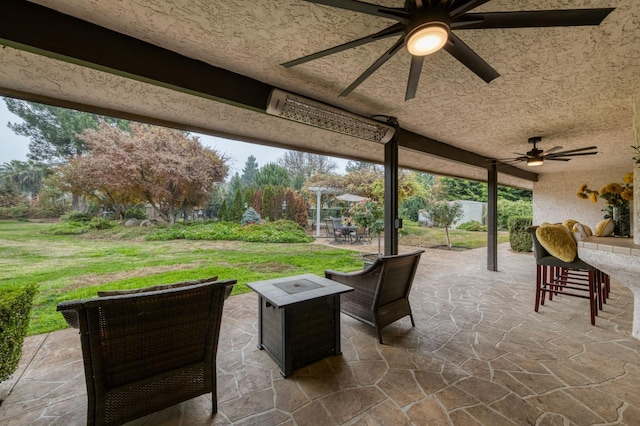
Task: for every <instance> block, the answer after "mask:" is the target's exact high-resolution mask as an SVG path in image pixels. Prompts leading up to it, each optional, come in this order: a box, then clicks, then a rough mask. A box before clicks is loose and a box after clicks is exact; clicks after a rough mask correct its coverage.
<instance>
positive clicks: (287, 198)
mask: <svg viewBox="0 0 640 426" xmlns="http://www.w3.org/2000/svg"><path fill="white" fill-rule="evenodd" d="M285 203H286V204H285ZM283 206H285V208H284V214H283V217H282V218H283V219H288V220H292V221H294V222H296V223H297V224H298V225H300V226H302V227H303V228H305V227H306V226H307V203H306V201H305V200H304V198H303V197H301V196H300V195H299V194H298V193H297V192H296V191H294V190H293V189H291V188H287V189H286V190H285V192H284V203H283Z"/></svg>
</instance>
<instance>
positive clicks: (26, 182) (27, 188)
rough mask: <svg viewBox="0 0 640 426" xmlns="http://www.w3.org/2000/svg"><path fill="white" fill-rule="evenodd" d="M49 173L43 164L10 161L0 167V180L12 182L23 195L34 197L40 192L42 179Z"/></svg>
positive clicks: (31, 161) (30, 161) (29, 161)
mask: <svg viewBox="0 0 640 426" xmlns="http://www.w3.org/2000/svg"><path fill="white" fill-rule="evenodd" d="M48 173H49V168H48V166H47V165H46V164H44V163H39V162H36V161H33V160H28V161H20V160H11V161H10V162H8V163H3V164H1V165H0V180H1V181H4V182H13V183H15V184H16V185H18V187H19V188H20V190H21V191H22V192H24V193H27V194H29V195H30V196H31V197H34V196H36V195H37V194H38V192H40V186H41V185H42V179H44V178H45V177H46V176H47V174H48Z"/></svg>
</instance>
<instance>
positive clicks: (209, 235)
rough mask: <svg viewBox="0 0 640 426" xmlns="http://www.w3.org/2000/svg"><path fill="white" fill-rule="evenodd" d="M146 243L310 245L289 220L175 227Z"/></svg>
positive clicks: (306, 236) (303, 232) (298, 227)
mask: <svg viewBox="0 0 640 426" xmlns="http://www.w3.org/2000/svg"><path fill="white" fill-rule="evenodd" d="M146 238H147V240H149V241H167V240H178V239H184V240H228V241H247V242H254V243H309V242H311V241H313V238H312V237H309V236H308V235H307V234H306V233H305V231H304V228H302V227H301V226H300V225H298V224H297V223H295V222H292V221H290V220H277V221H275V222H267V223H265V224H263V225H258V224H251V225H247V226H241V225H240V224H239V223H235V222H215V223H211V224H206V225H205V224H196V225H190V226H184V225H180V224H175V225H172V226H170V227H169V228H166V229H161V230H158V231H157V232H154V233H153V234H149V235H147V237H146Z"/></svg>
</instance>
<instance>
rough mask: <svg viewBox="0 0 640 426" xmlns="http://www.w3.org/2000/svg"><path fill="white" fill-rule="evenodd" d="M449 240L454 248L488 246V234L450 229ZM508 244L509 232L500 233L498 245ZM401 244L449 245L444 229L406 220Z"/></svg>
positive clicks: (417, 245) (418, 245) (400, 239)
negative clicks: (427, 226)
mask: <svg viewBox="0 0 640 426" xmlns="http://www.w3.org/2000/svg"><path fill="white" fill-rule="evenodd" d="M403 234H406V235H403ZM449 238H450V239H451V244H452V246H453V247H454V248H455V247H459V248H465V249H474V248H479V247H485V246H486V245H487V233H486V232H470V231H463V230H458V229H450V230H449ZM507 242H509V233H508V232H507V231H498V243H507ZM399 243H400V244H403V245H407V246H416V247H441V246H444V245H446V244H447V238H446V235H445V232H444V229H441V228H426V227H423V226H419V225H418V224H417V223H416V222H411V221H408V220H405V221H404V224H403V232H402V233H401V235H400V238H399Z"/></svg>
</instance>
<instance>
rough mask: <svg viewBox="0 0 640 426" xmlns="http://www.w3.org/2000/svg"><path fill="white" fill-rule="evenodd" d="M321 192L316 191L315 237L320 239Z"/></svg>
mask: <svg viewBox="0 0 640 426" xmlns="http://www.w3.org/2000/svg"><path fill="white" fill-rule="evenodd" d="M321 203H322V191H320V190H318V191H316V237H320V210H322V204H321Z"/></svg>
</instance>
